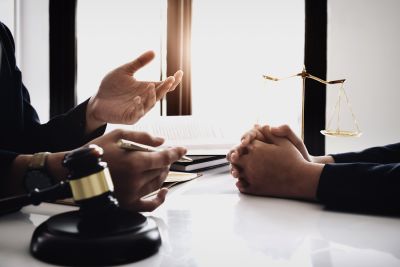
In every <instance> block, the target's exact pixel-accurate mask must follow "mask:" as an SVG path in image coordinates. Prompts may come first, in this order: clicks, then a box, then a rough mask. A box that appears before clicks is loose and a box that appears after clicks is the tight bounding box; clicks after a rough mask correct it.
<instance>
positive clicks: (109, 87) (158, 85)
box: [89, 51, 183, 124]
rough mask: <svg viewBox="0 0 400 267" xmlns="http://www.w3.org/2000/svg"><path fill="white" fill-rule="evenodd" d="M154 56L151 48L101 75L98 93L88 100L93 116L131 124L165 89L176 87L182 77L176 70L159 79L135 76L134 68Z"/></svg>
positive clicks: (143, 64) (159, 97)
mask: <svg viewBox="0 0 400 267" xmlns="http://www.w3.org/2000/svg"><path fill="white" fill-rule="evenodd" d="M154 56H155V55H154V52H152V51H148V52H146V53H144V54H142V55H141V56H139V57H138V58H137V59H135V60H134V61H132V62H129V63H127V64H124V65H122V66H120V67H118V68H116V69H114V70H113V71H111V72H110V73H108V74H107V75H106V76H105V77H104V79H103V80H102V82H101V84H100V88H99V90H98V92H97V94H96V95H95V96H94V97H92V98H91V99H90V101H89V108H90V109H91V112H92V116H93V118H94V119H96V120H97V121H101V122H108V123H121V124H133V123H135V122H137V121H138V120H139V119H140V118H141V117H142V116H143V115H144V114H146V113H147V112H148V111H149V110H150V109H151V108H152V107H153V106H154V105H155V103H156V102H157V101H158V100H160V99H161V98H163V97H164V95H165V94H166V93H167V92H169V91H172V90H174V89H175V88H176V86H177V85H178V84H179V83H180V82H181V80H182V75H183V72H182V71H177V72H176V73H175V75H174V76H170V77H168V78H167V79H165V80H164V81H161V82H155V81H139V80H137V79H136V78H135V77H134V74H135V73H136V71H138V70H139V69H140V68H142V67H144V66H145V65H147V64H148V63H149V62H150V61H151V60H152V59H153V58H154Z"/></svg>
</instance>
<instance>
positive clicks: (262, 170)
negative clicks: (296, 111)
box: [227, 125, 324, 200]
mask: <svg viewBox="0 0 400 267" xmlns="http://www.w3.org/2000/svg"><path fill="white" fill-rule="evenodd" d="M227 159H228V161H229V162H230V163H231V173H232V176H233V177H234V178H237V179H238V181H237V182H236V186H237V188H238V189H239V191H240V192H242V193H246V194H253V195H260V196H275V197H285V198H296V199H308V200H315V199H316V192H317V187H318V182H319V177H320V175H321V172H322V169H323V167H324V164H323V162H321V161H320V158H319V157H312V156H310V155H309V153H308V151H307V149H306V147H305V145H304V143H303V141H302V140H301V139H300V138H299V137H298V136H296V134H295V133H294V132H293V131H292V130H291V129H290V127H289V126H287V125H283V126H280V127H270V126H269V125H265V126H259V125H255V126H254V127H253V129H251V130H250V131H248V132H246V133H245V134H244V135H243V136H242V139H241V143H240V144H239V145H238V146H236V147H234V148H233V149H232V150H231V151H230V152H229V153H228V155H227Z"/></svg>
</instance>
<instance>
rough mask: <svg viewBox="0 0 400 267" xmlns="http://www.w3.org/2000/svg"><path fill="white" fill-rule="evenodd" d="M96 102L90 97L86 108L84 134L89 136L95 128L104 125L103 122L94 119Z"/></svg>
mask: <svg viewBox="0 0 400 267" xmlns="http://www.w3.org/2000/svg"><path fill="white" fill-rule="evenodd" d="M95 110H96V101H95V97H93V96H92V97H91V98H90V99H89V102H88V104H87V107H86V126H85V133H86V134H89V133H91V132H93V131H94V130H96V129H97V128H99V127H101V126H103V125H104V124H106V122H105V121H103V120H100V119H98V118H97V117H96V115H95V114H96V112H95Z"/></svg>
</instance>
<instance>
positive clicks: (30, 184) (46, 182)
mask: <svg viewBox="0 0 400 267" xmlns="http://www.w3.org/2000/svg"><path fill="white" fill-rule="evenodd" d="M49 186H52V182H51V178H50V177H49V176H48V175H47V174H46V173H44V172H42V171H39V170H30V171H28V172H27V173H26V174H25V189H26V190H27V191H28V192H32V191H33V190H34V189H35V188H37V189H43V188H47V187H49Z"/></svg>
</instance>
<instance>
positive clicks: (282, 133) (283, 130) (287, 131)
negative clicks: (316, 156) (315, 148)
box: [271, 125, 310, 161]
mask: <svg viewBox="0 0 400 267" xmlns="http://www.w3.org/2000/svg"><path fill="white" fill-rule="evenodd" d="M271 133H272V134H273V135H275V136H279V137H286V138H287V139H289V141H290V142H291V143H292V144H293V145H294V146H295V147H296V148H297V149H298V150H299V151H300V153H301V154H302V155H303V157H304V158H305V159H306V160H308V161H310V156H309V154H308V151H307V148H306V146H305V145H304V142H303V140H302V139H301V138H300V137H298V136H297V135H296V134H295V133H294V132H293V130H292V129H291V128H290V127H289V126H288V125H282V126H279V127H273V128H271Z"/></svg>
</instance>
